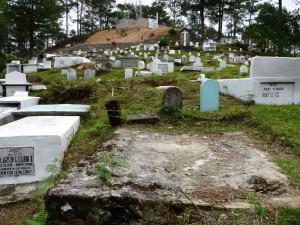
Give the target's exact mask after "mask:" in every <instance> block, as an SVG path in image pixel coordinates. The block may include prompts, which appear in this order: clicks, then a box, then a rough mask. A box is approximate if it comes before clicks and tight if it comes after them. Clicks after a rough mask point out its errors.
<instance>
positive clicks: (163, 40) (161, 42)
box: [159, 37, 169, 47]
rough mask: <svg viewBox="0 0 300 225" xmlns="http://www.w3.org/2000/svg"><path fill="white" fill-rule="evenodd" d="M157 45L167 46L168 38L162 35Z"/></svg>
mask: <svg viewBox="0 0 300 225" xmlns="http://www.w3.org/2000/svg"><path fill="white" fill-rule="evenodd" d="M159 46H160V47H166V46H169V39H168V38H166V37H164V38H162V39H161V40H160V42H159Z"/></svg>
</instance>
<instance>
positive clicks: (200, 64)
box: [193, 57, 203, 66]
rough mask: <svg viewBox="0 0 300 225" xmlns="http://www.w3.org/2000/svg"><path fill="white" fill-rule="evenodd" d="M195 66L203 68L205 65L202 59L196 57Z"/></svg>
mask: <svg viewBox="0 0 300 225" xmlns="http://www.w3.org/2000/svg"><path fill="white" fill-rule="evenodd" d="M193 66H203V64H202V63H201V58H200V57H196V60H195V63H194V64H193Z"/></svg>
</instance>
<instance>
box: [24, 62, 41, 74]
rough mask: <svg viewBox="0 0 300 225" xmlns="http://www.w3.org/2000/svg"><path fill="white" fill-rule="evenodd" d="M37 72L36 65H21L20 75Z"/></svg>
mask: <svg viewBox="0 0 300 225" xmlns="http://www.w3.org/2000/svg"><path fill="white" fill-rule="evenodd" d="M37 70H38V64H21V72H22V73H34V72H37Z"/></svg>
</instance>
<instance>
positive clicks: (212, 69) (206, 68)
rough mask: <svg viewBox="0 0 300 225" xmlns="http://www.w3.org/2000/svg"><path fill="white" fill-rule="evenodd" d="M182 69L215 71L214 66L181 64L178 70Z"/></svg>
mask: <svg viewBox="0 0 300 225" xmlns="http://www.w3.org/2000/svg"><path fill="white" fill-rule="evenodd" d="M183 71H199V72H213V71H215V68H213V67H200V66H183V67H181V68H180V72H183Z"/></svg>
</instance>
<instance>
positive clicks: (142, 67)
mask: <svg viewBox="0 0 300 225" xmlns="http://www.w3.org/2000/svg"><path fill="white" fill-rule="evenodd" d="M138 69H139V70H142V69H145V62H144V61H139V64H138Z"/></svg>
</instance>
